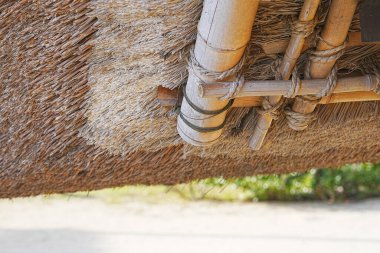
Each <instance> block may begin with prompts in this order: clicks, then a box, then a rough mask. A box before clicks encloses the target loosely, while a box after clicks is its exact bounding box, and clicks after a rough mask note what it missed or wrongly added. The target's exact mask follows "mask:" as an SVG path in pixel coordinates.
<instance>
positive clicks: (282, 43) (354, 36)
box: [261, 32, 380, 55]
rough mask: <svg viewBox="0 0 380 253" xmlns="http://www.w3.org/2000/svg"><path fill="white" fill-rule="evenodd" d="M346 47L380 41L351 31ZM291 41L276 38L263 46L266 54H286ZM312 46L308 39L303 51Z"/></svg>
mask: <svg viewBox="0 0 380 253" xmlns="http://www.w3.org/2000/svg"><path fill="white" fill-rule="evenodd" d="M347 37H348V38H347V42H346V48H350V47H356V46H365V45H376V44H380V42H377V41H374V42H363V41H362V34H361V32H350V33H348V36H347ZM289 43H290V40H289V39H283V40H276V41H273V42H269V43H265V44H262V45H261V47H262V49H263V50H264V53H265V54H268V55H269V54H284V53H285V52H286V49H287V47H288V45H289ZM311 47H312V41H311V40H310V39H306V41H305V44H304V46H303V48H302V52H304V51H306V50H308V49H310V48H311Z"/></svg>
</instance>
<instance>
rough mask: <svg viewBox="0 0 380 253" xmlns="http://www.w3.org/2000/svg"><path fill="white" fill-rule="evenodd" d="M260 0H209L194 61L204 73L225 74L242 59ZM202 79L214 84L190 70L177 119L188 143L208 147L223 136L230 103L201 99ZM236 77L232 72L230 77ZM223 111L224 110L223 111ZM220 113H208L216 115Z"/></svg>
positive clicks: (205, 76) (204, 10)
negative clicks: (200, 85)
mask: <svg viewBox="0 0 380 253" xmlns="http://www.w3.org/2000/svg"><path fill="white" fill-rule="evenodd" d="M258 4H259V0H249V1H241V0H206V1H205V2H204V5H203V11H202V15H201V19H200V22H199V25H198V36H197V40H196V43H195V47H194V58H195V59H194V60H196V61H197V62H198V63H199V66H200V67H201V68H203V69H204V70H205V71H201V72H211V73H212V72H224V71H228V70H230V69H232V68H234V67H235V65H237V64H238V63H239V61H240V60H241V58H242V56H243V54H244V51H245V48H246V46H247V43H248V42H249V40H250V38H251V31H252V26H253V21H254V19H255V16H256V12H257V8H258ZM199 78H201V79H202V81H204V82H207V83H208V82H213V81H215V80H213V77H211V76H207V75H205V74H204V73H194V72H193V71H190V73H189V79H188V82H187V86H186V94H187V97H186V99H184V100H183V102H182V106H181V113H180V116H179V117H178V123H177V129H178V133H179V135H180V136H181V137H182V139H183V140H185V141H186V142H188V143H190V144H192V145H195V146H209V145H212V144H213V143H215V142H216V141H217V140H218V139H219V137H220V136H221V134H222V130H223V125H224V122H225V118H226V110H222V109H223V108H226V106H228V104H229V101H228V100H227V101H222V100H219V99H217V98H202V97H200V96H199V93H198V92H197V91H198V85H199ZM233 78H235V77H234V76H233V73H231V76H229V77H228V78H227V80H225V81H228V80H232V79H233ZM221 110H222V111H221ZM216 111H221V112H220V113H217V114H214V113H211V114H210V113H206V112H216Z"/></svg>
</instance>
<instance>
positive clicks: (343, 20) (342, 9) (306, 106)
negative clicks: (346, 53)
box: [292, 0, 358, 114]
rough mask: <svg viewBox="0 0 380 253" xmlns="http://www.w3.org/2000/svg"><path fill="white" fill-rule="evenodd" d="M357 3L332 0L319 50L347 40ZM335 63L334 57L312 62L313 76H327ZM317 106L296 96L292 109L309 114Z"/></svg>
mask: <svg viewBox="0 0 380 253" xmlns="http://www.w3.org/2000/svg"><path fill="white" fill-rule="evenodd" d="M357 5H358V0H333V1H332V3H331V6H330V11H329V13H328V16H327V20H326V24H325V26H324V28H323V31H322V34H321V39H320V40H319V42H318V46H317V50H318V51H323V50H329V49H332V48H334V47H338V46H340V45H342V44H343V43H344V42H345V40H346V37H347V33H348V30H349V28H350V25H351V22H352V18H353V16H354V14H355V10H356V7H357ZM335 63H336V60H334V59H332V60H331V61H328V62H311V65H310V76H311V78H326V77H327V76H328V75H329V74H330V72H331V70H332V68H333V67H334V65H335ZM315 107H316V104H313V103H304V102H303V101H302V99H299V98H296V100H295V102H294V104H293V107H292V110H293V111H295V112H298V113H304V114H309V113H312V112H313V111H314V109H315Z"/></svg>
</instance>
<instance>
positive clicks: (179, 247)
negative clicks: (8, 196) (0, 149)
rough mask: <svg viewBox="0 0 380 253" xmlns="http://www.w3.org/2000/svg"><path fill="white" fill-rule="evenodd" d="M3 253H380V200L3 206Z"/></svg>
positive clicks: (27, 202)
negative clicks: (337, 202)
mask: <svg viewBox="0 0 380 253" xmlns="http://www.w3.org/2000/svg"><path fill="white" fill-rule="evenodd" d="M0 210H1V211H0V245H1V250H0V252H2V253H26V252H28V253H120V252H166V253H169V252H181V253H186V252H218V253H223V252H254V251H256V252H257V250H260V251H261V252H276V253H277V252H281V253H286V252H292V253H294V252H318V253H320V252H345V253H350V252H366V253H370V252H376V253H377V252H380V233H379V226H380V200H368V201H364V202H357V203H341V204H329V203H320V202H314V203H312V202H308V203H299V204H297V203H225V202H207V201H199V202H185V201H178V200H175V201H173V200H167V201H160V202H158V203H157V202H155V203H153V202H149V201H142V200H136V199H133V198H131V199H126V200H124V201H118V202H109V201H104V200H103V199H99V198H95V197H91V195H90V197H84V196H82V197H67V196H63V197H62V196H61V197H58V198H57V197H53V198H45V197H38V198H32V199H15V200H2V201H0Z"/></svg>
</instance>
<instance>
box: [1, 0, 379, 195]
mask: <svg viewBox="0 0 380 253" xmlns="http://www.w3.org/2000/svg"><path fill="white" fill-rule="evenodd" d="M157 2H161V4H163V6H166V7H167V8H164V9H161V10H160V12H156V11H157V10H155V9H154V6H155V4H154V3H157ZM281 2H283V1H281ZM292 2H294V3H296V4H298V5H297V6H296V9H297V10H298V9H299V7H300V2H301V1H292ZM179 3H180V4H179ZM176 4H179V5H178V6H177V5H176ZM193 4H195V5H193ZM199 4H200V1H174V0H172V1H169V0H166V1H132V0H131V1H105V0H104V1H91V2H90V1H79V0H78V1H75V0H69V1H38V0H29V1H26V0H25V1H9V0H7V1H0V50H1V51H0V197H16V196H30V195H36V194H41V193H53V192H72V191H77V190H93V189H100V188H103V187H110V186H119V185H123V184H136V183H145V184H157V183H164V184H174V183H179V182H186V181H189V180H192V179H200V178H205V177H211V176H221V175H222V176H226V177H233V176H245V175H252V174H257V173H269V172H287V171H298V170H305V169H308V168H310V167H314V166H319V167H320V166H338V165H341V164H344V163H350V162H359V161H372V162H375V161H379V160H380V146H379V142H378V138H377V137H378V136H379V130H380V122H379V118H378V114H377V113H378V112H377V111H376V108H377V107H378V105H377V103H371V102H369V103H361V104H360V106H359V105H358V104H357V103H356V104H346V105H339V106H338V107H337V106H333V107H331V106H327V107H321V108H319V110H320V114H321V115H322V116H324V117H322V118H321V119H320V122H319V123H316V124H315V125H313V126H312V127H311V128H309V129H308V130H307V131H305V132H303V133H295V132H292V131H290V130H288V128H287V127H284V123H283V122H282V121H281V120H280V121H279V122H277V123H276V124H275V125H274V127H273V129H272V130H271V131H270V133H269V136H268V142H267V144H266V145H265V147H264V148H263V150H262V151H260V152H250V153H249V155H247V154H246V155H244V156H242V157H235V158H234V157H231V156H230V155H229V154H225V153H221V154H219V155H215V156H213V155H211V154H212V152H211V153H210V151H204V152H203V151H202V150H198V151H197V152H198V153H197V152H194V151H193V150H189V149H188V148H183V146H182V144H176V145H174V144H170V142H172V141H173V139H169V141H170V142H169V145H168V144H167V142H168V139H167V138H166V137H165V134H164V133H162V132H161V131H162V130H163V127H164V126H166V127H167V128H174V127H175V123H173V122H175V121H170V120H168V119H167V118H166V117H165V118H162V119H161V122H162V123H156V120H157V119H158V118H159V117H161V116H160V115H165V114H164V113H162V114H160V113H157V112H158V111H159V110H158V109H157V108H156V107H154V104H153V102H152V103H148V105H149V106H150V107H149V106H147V107H143V108H144V110H143V108H139V106H138V105H139V103H140V102H141V103H143V102H146V100H148V99H147V97H151V94H152V93H151V91H152V90H153V89H154V87H155V86H156V85H157V84H158V83H159V84H163V83H161V82H162V81H165V80H171V79H170V78H172V77H173V76H170V75H169V74H170V73H174V72H173V71H175V73H178V72H176V71H177V70H178V68H179V69H184V68H185V63H184V62H183V59H182V58H181V57H174V58H171V57H172V55H171V54H173V55H174V54H179V53H177V52H181V50H182V49H183V48H184V47H186V46H187V45H188V44H189V43H191V41H192V38H193V37H192V36H193V33H194V24H196V20H198V16H199V10H200V5H199ZM132 6H133V8H131V7H132ZM186 6H190V7H191V8H190V7H189V8H190V9H191V10H193V11H194V13H191V15H192V17H190V14H189V15H187V14H186V12H185V13H183V12H182V14H175V13H176V12H177V9H176V8H177V7H178V8H182V11H184V8H186ZM290 6H291V5H290ZM90 7H91V8H95V10H94V11H92V10H91V9H90ZM144 8H145V11H143V10H144ZM171 8H175V9H171ZM173 10H175V11H173ZM126 12H127V13H130V14H129V16H128V15H125V14H126ZM110 13H111V14H110ZM176 15H180V16H176ZM181 15H182V16H181ZM197 15H198V16H197ZM292 15H293V14H292ZM172 16H174V17H173V18H172ZM189 18H190V19H189ZM97 20H98V21H97ZM165 20H166V21H165ZM174 20H176V25H174V26H173V21H174ZM181 20H185V21H186V22H189V20H190V21H191V24H192V25H190V24H189V27H186V26H182V25H181V23H180V22H182V21H181ZM165 22H167V23H165ZM141 23H146V24H148V26H152V27H153V26H155V25H156V29H154V28H152V29H153V30H154V31H153V30H150V31H149V32H147V33H144V31H145V30H144V29H142V28H141V27H146V25H143V26H141V27H140V26H139V24H141ZM256 29H258V28H256ZM97 30H98V33H96V34H95V32H96V31H97ZM156 31H160V33H159V34H161V36H157V39H156V40H153V41H152V37H149V36H148V35H149V34H151V33H154V32H156ZM163 31H165V32H163ZM181 34H182V35H183V34H188V37H186V39H185V40H182V39H181V40H180V39H179V38H182V37H181V36H179V35H181ZM145 36H148V37H145ZM276 36H277V35H276ZM160 37H163V38H160ZM144 38H145V39H144ZM135 39H137V40H135ZM134 41H135V43H134ZM136 41H138V43H137V42H136ZM143 42H144V43H146V44H144V43H143ZM149 43H150V44H149ZM162 43H163V44H162ZM181 43H182V44H181ZM142 44H143V45H142ZM162 45H165V46H162ZM167 45H172V46H171V47H170V46H167ZM145 46H146V48H145ZM149 48H150V49H149ZM119 56H120V57H121V58H122V59H121V60H120V59H119V58H118V57H119ZM144 59H145V63H146V64H142V63H143V62H144ZM262 59H264V60H265V58H262ZM137 60H138V61H137ZM264 60H263V61H264ZM136 61H137V62H136ZM135 62H136V64H135ZM152 62H153V63H154V64H155V65H157V66H159V67H157V68H154V67H151V68H147V69H145V67H146V66H148V67H149V65H150V64H151V63H152ZM258 62H260V59H258ZM255 64H258V63H255ZM254 66H257V65H251V67H250V68H251V69H253V70H251V73H253V72H252V71H254V69H255V67H254ZM126 73H132V74H130V76H127V77H126V76H124V75H125V74H126ZM165 76H166V77H165ZM173 78H174V77H173ZM185 78H186V77H185V76H177V77H175V78H174V79H173V80H176V81H173V80H172V81H168V82H167V83H166V85H167V86H169V87H174V86H176V85H178V84H179V83H180V82H183V81H184V80H185ZM136 80H137V81H139V80H143V81H142V82H137V83H135V81H136ZM157 80H159V81H157ZM149 81H151V82H152V83H151V86H149ZM170 83H171V84H170ZM132 85H133V86H132ZM125 86H127V87H125ZM129 86H131V87H129ZM149 91H150V92H149ZM125 93H128V94H129V95H128V96H124V95H125ZM141 95H144V96H146V97H145V100H144V99H142V98H141ZM133 96H135V97H139V98H137V99H132V98H133ZM126 98H128V99H132V102H131V101H128V100H125V99H126ZM99 99H101V100H102V101H98V100H99ZM103 100H111V101H112V103H110V104H109V107H108V106H106V107H102V102H103ZM97 103H98V104H100V108H102V110H103V111H102V113H98V114H96V115H95V114H94V113H97V110H93V109H94V108H96V104H97ZM103 105H104V104H103ZM125 107H127V108H126V109H125ZM109 110H111V111H112V110H113V112H111V113H109V114H107V113H108V111H109ZM129 110H131V111H133V112H134V113H135V114H133V113H132V114H131V113H130V111H129ZM150 110H151V111H150ZM249 111H251V110H249V109H246V110H242V109H236V110H234V111H232V112H231V115H232V116H233V117H231V118H232V119H236V120H235V121H236V122H237V123H236V124H232V123H231V124H232V125H234V128H232V131H231V132H228V133H227V135H228V136H231V135H232V134H236V135H238V136H239V138H237V139H239V141H237V142H234V141H233V140H234V139H231V138H226V139H227V141H224V143H225V144H224V145H225V146H224V147H225V148H227V149H229V150H230V151H233V152H232V153H236V152H237V153H238V152H240V151H239V150H240V148H241V146H242V145H246V143H245V142H244V141H242V140H246V138H247V136H248V135H249V129H250V127H251V126H252V124H250V121H252V120H253V119H254V117H255V114H254V113H253V112H250V113H247V112H249ZM115 112H117V113H116V114H115ZM104 114H106V115H108V116H109V115H111V116H112V117H105V118H102V117H103V116H104ZM125 115H129V116H128V117H129V118H127V120H129V122H135V121H139V120H140V119H144V120H145V121H144V122H149V120H148V119H151V123H152V124H153V125H154V124H161V125H160V126H161V127H159V128H158V129H155V128H149V130H148V131H153V135H155V136H156V140H154V142H151V143H157V142H160V141H161V142H162V143H166V144H163V146H162V149H160V150H159V149H157V146H156V147H155V149H156V150H157V151H149V150H148V149H146V150H136V151H134V152H125V151H126V150H129V149H130V147H131V145H130V143H129V141H131V140H130V139H128V138H132V139H133V140H138V141H140V143H142V144H144V142H145V141H147V142H148V143H149V141H150V138H149V137H147V138H146V139H144V136H143V135H141V130H140V129H138V127H139V126H141V125H138V124H137V125H133V124H132V125H130V127H129V128H128V129H127V130H128V131H129V132H128V134H127V135H126V138H123V139H122V140H121V141H120V143H116V145H114V146H112V145H113V144H112V145H110V146H111V148H104V147H102V145H100V144H99V143H104V145H105V144H107V142H106V141H105V142H102V141H101V142H98V140H97V137H96V138H95V137H94V136H92V138H90V137H91V136H89V135H86V133H89V132H86V129H87V130H88V129H93V128H92V127H93V126H94V124H93V122H94V121H96V120H98V121H99V122H102V121H103V123H104V124H106V123H111V124H108V125H105V127H104V126H102V127H104V129H103V131H110V134H112V131H114V129H115V124H125V122H124V121H123V120H120V119H119V118H118V117H121V118H123V117H125ZM243 115H244V117H243ZM87 117H88V118H87ZM332 119H336V120H335V121H334V120H332ZM107 121H108V122H107ZM232 121H234V120H232ZM140 122H143V121H140ZM240 122H241V124H240V125H239V124H238V123H240ZM103 123H102V124H103ZM122 126H123V127H124V126H125V127H128V124H127V125H122ZM242 129H245V131H242ZM93 134H94V135H97V136H101V135H100V134H99V132H93ZM107 134H108V133H107ZM146 134H147V136H148V133H146ZM81 136H85V137H86V138H84V137H81ZM104 136H107V135H106V134H105V135H104ZM157 140H158V141H157ZM119 144H120V145H121V146H118V145H119ZM123 145H126V146H124V147H123ZM134 145H135V144H134ZM105 146H106V145H105ZM142 146H143V145H142ZM136 147H138V145H136ZM120 150H121V152H120ZM116 151H117V152H116ZM188 151H190V153H189V152H188ZM202 156H203V157H202Z"/></svg>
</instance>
